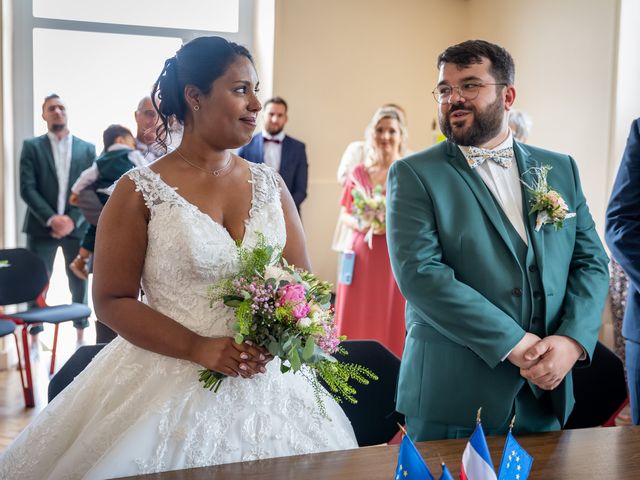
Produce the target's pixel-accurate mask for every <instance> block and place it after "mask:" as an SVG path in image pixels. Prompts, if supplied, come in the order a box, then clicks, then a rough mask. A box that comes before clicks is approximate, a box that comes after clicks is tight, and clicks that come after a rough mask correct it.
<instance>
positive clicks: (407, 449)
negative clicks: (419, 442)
mask: <svg viewBox="0 0 640 480" xmlns="http://www.w3.org/2000/svg"><path fill="white" fill-rule="evenodd" d="M394 478H395V480H435V479H434V478H433V475H431V472H430V471H429V468H428V467H427V464H426V463H424V460H423V459H422V456H420V452H418V449H417V448H416V446H415V445H414V444H413V442H412V441H411V439H410V438H409V435H405V436H404V438H403V439H402V443H401V444H400V453H399V455H398V466H397V467H396V476H395V477H394Z"/></svg>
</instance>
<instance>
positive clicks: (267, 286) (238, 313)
mask: <svg viewBox="0 0 640 480" xmlns="http://www.w3.org/2000/svg"><path fill="white" fill-rule="evenodd" d="M238 254H239V258H240V270H239V272H238V274H236V275H235V276H233V277H231V278H229V279H226V280H223V281H221V282H219V283H217V284H215V285H212V286H210V287H209V299H210V303H211V305H213V304H214V303H217V302H220V301H222V302H223V303H224V304H225V305H226V306H228V307H230V308H232V309H233V310H234V314H235V325H234V330H235V335H234V338H235V341H236V342H237V343H242V342H244V341H251V342H253V343H254V344H256V345H258V346H261V347H264V348H266V349H267V350H268V351H269V353H270V354H271V355H273V356H274V357H278V358H279V359H280V360H281V362H282V363H281V365H280V371H281V372H282V373H286V372H289V371H291V372H293V373H297V372H300V373H301V374H302V375H305V376H306V377H307V378H308V379H309V381H311V382H312V384H313V386H314V392H315V394H316V400H317V401H318V405H319V406H320V409H321V411H323V412H324V405H323V403H322V398H321V395H322V394H323V393H326V392H325V391H324V390H323V389H322V387H321V386H320V384H319V383H318V377H320V378H321V379H322V380H323V381H324V382H325V384H326V385H327V386H328V387H329V389H330V390H331V393H332V394H333V396H334V397H335V399H336V400H337V401H342V400H343V399H346V400H347V401H349V402H352V403H357V402H356V399H355V397H354V395H355V393H356V390H355V389H354V388H353V387H352V386H351V385H349V383H348V382H349V380H350V379H353V380H355V381H356V382H359V383H361V384H365V385H366V384H368V383H369V380H370V379H373V380H377V377H376V375H375V374H374V373H373V372H371V371H370V370H368V369H367V368H365V367H363V366H360V365H356V364H353V363H341V362H338V361H337V360H336V359H335V358H334V357H333V356H332V355H333V354H334V353H336V352H340V353H343V354H344V353H347V352H346V351H345V350H344V349H342V348H341V347H340V342H341V341H342V340H344V339H345V337H340V336H339V335H338V332H337V329H336V326H335V323H334V313H333V309H332V308H331V307H330V298H331V285H330V284H329V283H328V282H324V281H321V280H320V279H318V278H317V277H316V276H315V275H313V274H311V273H309V272H306V271H302V270H298V269H295V268H294V267H293V266H290V265H288V264H287V263H286V261H285V260H284V259H283V258H282V252H281V250H280V249H276V248H273V247H272V246H270V245H267V244H266V242H265V239H264V237H261V238H260V240H259V242H258V244H257V245H256V247H255V248H253V249H248V248H245V247H238ZM303 367H305V368H303ZM224 378H225V376H224V375H223V374H221V373H219V372H215V371H212V370H207V369H205V370H201V371H200V381H201V382H204V387H205V388H209V389H211V390H214V391H218V389H219V388H220V385H221V384H222V382H223V380H224Z"/></svg>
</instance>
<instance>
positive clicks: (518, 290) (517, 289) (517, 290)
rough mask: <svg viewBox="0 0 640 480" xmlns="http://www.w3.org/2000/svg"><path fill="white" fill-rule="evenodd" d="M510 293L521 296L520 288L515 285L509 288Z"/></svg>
mask: <svg viewBox="0 0 640 480" xmlns="http://www.w3.org/2000/svg"><path fill="white" fill-rule="evenodd" d="M511 294H512V295H513V296H514V297H521V296H522V290H520V289H519V288H518V287H516V288H514V289H513V290H511Z"/></svg>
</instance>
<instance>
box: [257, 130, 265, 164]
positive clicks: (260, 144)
mask: <svg viewBox="0 0 640 480" xmlns="http://www.w3.org/2000/svg"><path fill="white" fill-rule="evenodd" d="M255 138H256V151H257V155H256V158H257V159H258V160H259V161H258V163H264V137H263V136H262V134H261V133H259V134H258V135H256V136H255Z"/></svg>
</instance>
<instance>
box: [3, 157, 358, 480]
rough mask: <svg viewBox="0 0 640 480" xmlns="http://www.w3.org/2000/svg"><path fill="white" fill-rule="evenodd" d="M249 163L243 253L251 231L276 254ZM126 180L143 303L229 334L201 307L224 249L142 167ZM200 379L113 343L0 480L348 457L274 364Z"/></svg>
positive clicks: (15, 448) (269, 191)
mask: <svg viewBox="0 0 640 480" xmlns="http://www.w3.org/2000/svg"><path fill="white" fill-rule="evenodd" d="M249 165H250V169H251V176H252V184H253V198H252V207H251V211H250V213H249V218H248V219H247V221H246V224H245V226H246V229H245V235H244V239H243V244H244V246H247V247H251V246H253V245H255V244H256V242H257V239H258V233H262V234H264V235H265V237H266V239H267V241H268V242H269V243H270V244H277V245H284V243H285V240H286V233H285V224H284V217H283V213H282V207H281V204H280V192H279V187H278V183H277V181H276V176H275V173H274V172H273V170H271V169H270V168H269V167H266V166H264V165H256V164H249ZM127 175H128V177H129V178H130V179H131V180H133V181H134V182H135V184H136V187H137V190H138V191H140V192H142V195H143V197H144V200H145V203H146V205H147V207H148V208H149V210H150V213H151V214H150V220H149V225H148V247H147V252H146V259H145V265H144V271H143V276H142V287H143V290H144V292H145V294H146V303H148V305H149V306H151V307H152V308H154V309H156V310H158V311H159V312H162V313H163V314H165V315H167V316H169V317H171V318H173V319H174V320H176V321H178V322H180V323H182V324H183V325H184V326H186V327H187V328H190V329H192V330H194V331H195V332H197V333H199V334H201V335H208V336H221V335H230V334H231V330H230V326H231V324H232V322H233V316H232V312H231V311H230V309H228V308H227V307H225V306H223V305H218V306H214V307H213V308H210V307H209V300H208V298H207V286H208V285H210V284H212V283H214V282H216V281H218V280H220V279H222V278H224V277H227V276H229V275H231V274H233V273H234V272H235V271H236V269H237V256H236V246H235V242H234V240H233V239H232V238H231V236H230V235H229V233H228V232H227V230H226V229H225V228H224V227H223V226H222V225H220V224H218V223H216V222H214V221H213V220H212V219H211V218H210V217H209V216H208V215H206V214H204V213H202V212H201V211H200V210H199V209H198V208H197V207H195V206H194V205H192V204H190V203H188V202H187V201H186V200H185V199H184V198H183V197H181V196H180V195H179V192H177V191H176V190H175V189H173V188H171V187H170V186H169V185H167V184H166V183H164V182H163V180H162V179H161V178H160V176H159V175H158V174H156V173H154V172H153V171H151V170H150V169H149V168H148V167H141V168H138V169H135V170H132V171H131V172H129V173H128V174H127ZM123 220H124V219H123ZM131 321H132V322H135V318H132V319H131ZM200 369H201V367H200V366H199V365H196V364H194V363H191V362H188V361H184V360H177V359H175V358H170V357H166V356H163V355H159V354H156V353H152V352H150V351H148V350H144V349H142V348H139V347H136V346H135V345H133V344H131V343H129V342H127V341H126V340H124V339H123V338H121V337H118V338H116V339H115V340H114V341H113V342H111V343H110V344H109V345H107V346H106V347H105V348H104V349H103V350H102V351H101V352H100V353H99V354H98V355H97V356H96V357H95V359H94V360H93V361H92V362H91V364H90V365H89V366H88V367H87V368H86V369H85V370H84V371H83V372H82V373H81V374H80V375H79V376H78V377H77V378H76V379H75V380H74V381H73V383H71V384H70V385H69V387H67V388H66V389H65V390H64V391H63V392H62V393H61V394H59V395H58V396H57V397H56V398H55V399H54V400H53V401H52V402H51V404H50V405H49V406H47V408H46V409H45V410H44V411H43V412H42V413H41V414H40V415H39V416H38V417H37V418H36V419H34V421H33V422H32V423H31V425H29V426H28V427H27V428H26V429H25V431H24V432H22V434H20V436H19V437H18V438H17V439H16V440H15V441H14V442H13V443H12V444H11V445H10V447H9V448H8V450H7V451H6V452H5V453H4V455H3V456H2V458H0V478H1V479H21V480H29V479H33V480H36V479H37V480H42V479H80V478H86V479H104V478H112V477H119V476H127V475H136V474H143V473H152V472H159V471H166V470H175V469H182V468H191V467H199V466H205V465H215V464H220V463H230V462H240V461H246V460H256V459H261V458H269V457H277V456H285V455H297V454H304V453H311V452H320V451H327V450H339V449H348V448H356V447H357V443H356V440H355V437H354V433H353V429H352V427H351V424H350V423H349V420H348V419H347V418H346V416H345V415H344V413H343V411H342V409H341V408H340V406H339V405H338V404H337V403H335V402H334V401H333V400H332V399H331V398H329V397H326V398H325V400H324V402H325V405H326V408H327V411H328V416H329V417H330V419H327V418H325V417H323V416H322V415H321V414H320V412H319V410H318V407H317V405H316V401H315V398H314V394H313V389H312V386H311V384H310V383H309V382H308V381H307V380H306V379H305V378H304V377H302V376H301V375H300V374H295V375H294V374H292V373H286V374H282V373H280V371H279V365H278V362H277V360H274V361H272V362H270V363H269V364H268V368H267V373H265V374H261V375H256V376H255V377H254V378H253V379H241V378H226V379H225V380H224V381H223V383H222V385H221V387H220V390H219V391H218V392H217V393H213V392H211V391H209V390H206V389H204V388H203V387H202V384H200V383H199V382H198V370H200Z"/></svg>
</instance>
